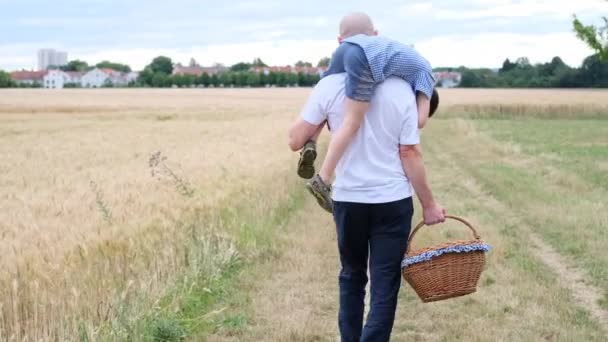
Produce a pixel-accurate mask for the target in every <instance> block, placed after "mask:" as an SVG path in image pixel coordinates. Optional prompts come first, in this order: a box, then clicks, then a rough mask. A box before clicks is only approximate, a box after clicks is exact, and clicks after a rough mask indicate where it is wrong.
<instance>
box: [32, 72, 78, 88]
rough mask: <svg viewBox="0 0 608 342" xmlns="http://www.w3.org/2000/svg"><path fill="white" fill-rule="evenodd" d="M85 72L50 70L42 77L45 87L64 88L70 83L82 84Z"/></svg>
mask: <svg viewBox="0 0 608 342" xmlns="http://www.w3.org/2000/svg"><path fill="white" fill-rule="evenodd" d="M83 75H84V72H78V71H61V70H49V71H48V72H47V73H46V75H44V77H43V79H42V86H43V87H44V88H51V89H62V88H64V87H66V86H68V85H70V84H71V85H73V86H80V82H81V78H82V76H83Z"/></svg>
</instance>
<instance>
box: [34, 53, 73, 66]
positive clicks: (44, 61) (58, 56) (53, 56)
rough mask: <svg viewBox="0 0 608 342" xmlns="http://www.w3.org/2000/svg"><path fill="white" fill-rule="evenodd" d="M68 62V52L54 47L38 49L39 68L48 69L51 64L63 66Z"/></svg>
mask: <svg viewBox="0 0 608 342" xmlns="http://www.w3.org/2000/svg"><path fill="white" fill-rule="evenodd" d="M67 63H68V53H67V52H63V51H56V50H54V49H41V50H38V70H46V69H48V68H49V67H50V66H63V65H66V64H67Z"/></svg>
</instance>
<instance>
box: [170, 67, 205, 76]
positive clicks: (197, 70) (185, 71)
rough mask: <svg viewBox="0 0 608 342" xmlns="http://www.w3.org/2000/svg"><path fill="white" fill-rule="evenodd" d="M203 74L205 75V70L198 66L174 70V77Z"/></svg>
mask: <svg viewBox="0 0 608 342" xmlns="http://www.w3.org/2000/svg"><path fill="white" fill-rule="evenodd" d="M202 73H203V68H201V67H198V66H193V67H183V66H176V67H175V68H174V69H173V75H191V76H200V75H201V74H202Z"/></svg>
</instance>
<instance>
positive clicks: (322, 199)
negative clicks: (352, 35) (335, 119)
mask: <svg viewBox="0 0 608 342" xmlns="http://www.w3.org/2000/svg"><path fill="white" fill-rule="evenodd" d="M342 47H345V48H344V49H345V51H344V55H343V57H344V69H345V71H346V74H347V79H346V83H345V93H346V96H347V99H346V101H345V113H344V120H343V121H342V125H341V126H340V127H339V128H338V130H337V132H336V133H335V134H334V135H333V136H332V138H331V140H330V142H329V148H328V149H327V155H326V156H325V160H324V161H323V165H322V166H321V170H320V171H319V174H318V175H317V176H315V177H314V178H313V179H312V180H311V181H310V182H309V183H308V184H307V187H308V189H309V191H310V192H311V193H312V194H313V195H314V196H315V197H316V198H317V202H319V205H320V206H321V207H323V208H324V209H325V210H327V211H330V210H331V207H332V205H331V202H332V199H331V187H330V186H329V184H330V180H331V176H332V175H333V173H334V171H335V169H336V166H337V165H338V162H339V161H340V158H342V155H343V154H344V151H345V150H346V148H347V146H348V144H349V143H350V141H351V140H352V138H353V136H354V135H355V133H357V130H358V129H359V127H360V126H361V122H362V121H363V115H365V112H367V109H368V108H369V101H370V100H371V98H372V93H373V91H374V88H375V83H374V80H373V77H372V72H371V69H370V67H369V64H368V63H367V58H366V57H365V52H364V51H363V49H362V48H361V47H359V46H358V45H354V44H349V43H342V45H341V48H342Z"/></svg>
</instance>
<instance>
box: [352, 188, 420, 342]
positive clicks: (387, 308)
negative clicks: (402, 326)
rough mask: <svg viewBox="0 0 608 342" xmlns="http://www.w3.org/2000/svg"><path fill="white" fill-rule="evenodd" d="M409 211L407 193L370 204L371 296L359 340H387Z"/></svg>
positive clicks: (395, 303)
mask: <svg viewBox="0 0 608 342" xmlns="http://www.w3.org/2000/svg"><path fill="white" fill-rule="evenodd" d="M413 213H414V207H413V203H412V198H411V197H409V198H406V199H403V200H400V201H396V202H391V203H382V204H374V205H373V207H372V209H371V214H370V218H371V223H370V243H369V244H370V250H369V253H370V258H369V268H370V276H371V284H370V285H371V286H370V292H371V298H370V310H369V313H368V315H367V322H366V323H365V327H364V328H363V335H362V337H361V341H362V342H368V341H389V340H390V335H391V331H392V329H393V322H394V320H395V311H396V309H397V296H398V294H399V287H400V286H401V260H402V259H403V255H404V254H405V249H406V245H407V238H408V235H409V233H410V228H411V223H412V215H413Z"/></svg>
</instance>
